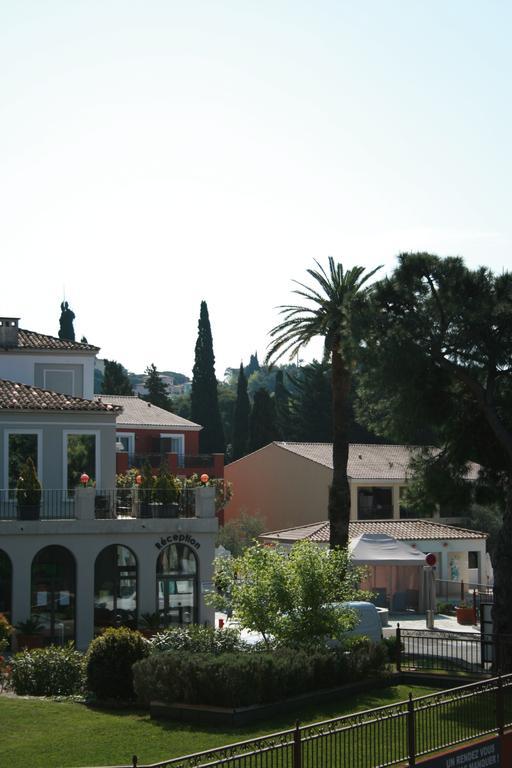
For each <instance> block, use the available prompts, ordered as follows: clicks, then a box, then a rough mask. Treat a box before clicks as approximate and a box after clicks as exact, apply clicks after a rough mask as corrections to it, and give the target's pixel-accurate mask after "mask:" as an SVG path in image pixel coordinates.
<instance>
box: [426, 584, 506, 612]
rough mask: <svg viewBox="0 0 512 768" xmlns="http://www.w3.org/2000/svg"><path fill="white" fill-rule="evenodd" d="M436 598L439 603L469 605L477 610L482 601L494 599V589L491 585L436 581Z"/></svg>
mask: <svg viewBox="0 0 512 768" xmlns="http://www.w3.org/2000/svg"><path fill="white" fill-rule="evenodd" d="M435 586H436V598H437V600H438V602H443V600H444V601H446V602H448V603H454V604H455V603H459V602H461V603H467V604H468V605H472V606H474V607H475V608H477V607H478V606H479V605H480V601H481V600H484V599H485V600H488V599H489V598H491V599H492V595H493V588H492V586H491V585H489V584H477V583H476V582H471V581H452V580H449V579H436V580H435Z"/></svg>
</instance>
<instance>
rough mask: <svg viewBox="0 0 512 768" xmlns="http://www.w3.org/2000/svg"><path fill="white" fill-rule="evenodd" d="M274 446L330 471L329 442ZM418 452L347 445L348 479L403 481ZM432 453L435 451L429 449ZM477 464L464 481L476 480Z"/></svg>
mask: <svg viewBox="0 0 512 768" xmlns="http://www.w3.org/2000/svg"><path fill="white" fill-rule="evenodd" d="M276 445H277V446H279V447H280V448H283V449H284V450H286V451H289V452H290V453H296V454H297V455H298V456H302V457H303V458H305V459H309V460H310V461H314V462H316V463H317V464H322V465H323V466H324V467H328V468H329V469H332V443H284V442H276ZM419 450H420V449H419V448H418V447H417V446H414V445H370V444H366V443H351V444H350V446H349V453H348V468H347V470H348V476H349V479H352V480H407V478H408V477H410V471H409V470H408V465H409V462H410V460H411V458H412V456H413V455H414V453H415V452H417V451H419ZM433 450H436V449H433ZM477 475H478V465H477V464H470V469H469V472H468V479H476V477H477Z"/></svg>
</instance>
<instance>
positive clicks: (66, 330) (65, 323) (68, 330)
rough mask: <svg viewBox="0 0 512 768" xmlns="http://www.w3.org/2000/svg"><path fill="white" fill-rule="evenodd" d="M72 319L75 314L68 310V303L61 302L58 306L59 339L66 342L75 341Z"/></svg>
mask: <svg viewBox="0 0 512 768" xmlns="http://www.w3.org/2000/svg"><path fill="white" fill-rule="evenodd" d="M74 319H75V313H74V312H73V310H72V309H70V307H69V304H68V302H67V301H63V302H62V303H61V305H60V319H59V326H60V327H59V339H63V340H66V341H74V340H75V329H74V327H73V320H74Z"/></svg>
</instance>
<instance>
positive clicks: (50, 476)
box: [0, 411, 116, 489]
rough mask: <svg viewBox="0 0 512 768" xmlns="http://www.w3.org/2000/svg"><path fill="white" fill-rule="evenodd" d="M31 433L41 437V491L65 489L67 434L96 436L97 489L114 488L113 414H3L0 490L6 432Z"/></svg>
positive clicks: (3, 485)
mask: <svg viewBox="0 0 512 768" xmlns="http://www.w3.org/2000/svg"><path fill="white" fill-rule="evenodd" d="M16 430H24V431H26V430H30V431H32V430H33V431H34V432H36V433H39V434H40V445H41V455H40V457H39V465H40V466H39V475H40V478H39V479H40V480H41V482H42V484H43V487H44V488H48V489H50V488H65V487H66V467H67V463H66V460H65V455H66V454H65V450H66V448H65V446H66V433H68V432H71V433H73V432H83V431H85V432H93V433H95V434H96V435H97V438H96V450H97V458H98V463H99V468H98V473H97V477H96V478H95V479H96V485H97V487H98V488H114V486H115V474H116V452H115V451H116V448H115V444H116V423H115V415H114V414H113V413H95V412H90V413H87V412H85V413H74V412H63V413H45V412H44V411H37V412H30V413H28V412H27V413H25V412H21V411H20V412H16V411H13V412H12V413H2V416H1V420H0V488H6V487H7V481H8V476H7V440H8V433H9V431H16Z"/></svg>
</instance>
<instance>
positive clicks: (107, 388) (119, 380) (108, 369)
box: [101, 360, 133, 395]
mask: <svg viewBox="0 0 512 768" xmlns="http://www.w3.org/2000/svg"><path fill="white" fill-rule="evenodd" d="M104 362H105V371H104V373H103V381H102V384H101V391H102V393H103V394H105V395H133V389H132V385H131V383H130V379H129V378H128V371H127V370H126V368H125V367H124V366H122V365H121V363H118V362H116V361H115V360H105V361H104Z"/></svg>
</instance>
